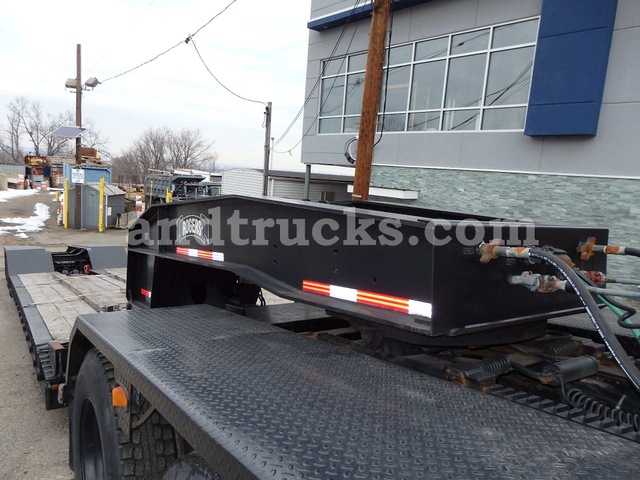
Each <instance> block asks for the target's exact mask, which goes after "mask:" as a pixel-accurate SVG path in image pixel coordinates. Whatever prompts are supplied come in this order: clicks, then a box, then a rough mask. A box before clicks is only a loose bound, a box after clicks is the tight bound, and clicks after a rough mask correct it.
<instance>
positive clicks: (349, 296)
mask: <svg viewBox="0 0 640 480" xmlns="http://www.w3.org/2000/svg"><path fill="white" fill-rule="evenodd" d="M329 296H330V297H333V298H340V299H342V300H348V301H350V302H357V301H358V290H356V289H355V288H346V287H338V286H337V285H329Z"/></svg>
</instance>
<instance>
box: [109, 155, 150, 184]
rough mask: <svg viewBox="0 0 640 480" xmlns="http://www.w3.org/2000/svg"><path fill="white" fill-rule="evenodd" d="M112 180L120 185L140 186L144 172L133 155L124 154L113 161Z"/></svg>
mask: <svg viewBox="0 0 640 480" xmlns="http://www.w3.org/2000/svg"><path fill="white" fill-rule="evenodd" d="M112 167H113V179H114V180H115V181H116V182H117V183H119V184H121V185H124V184H140V183H142V182H143V179H144V171H143V170H142V167H141V165H140V163H139V162H137V161H136V158H135V157H133V153H131V152H125V153H123V154H122V155H120V156H119V157H116V158H114V159H113V163H112Z"/></svg>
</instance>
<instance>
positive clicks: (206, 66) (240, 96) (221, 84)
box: [185, 0, 266, 105]
mask: <svg viewBox="0 0 640 480" xmlns="http://www.w3.org/2000/svg"><path fill="white" fill-rule="evenodd" d="M234 1H236V0H234ZM227 8H228V7H227ZM209 23H211V22H209ZM189 41H191V45H193V48H195V50H196V53H197V54H198V58H199V59H200V61H201V62H202V65H204V68H206V69H207V72H209V75H211V76H212V77H213V79H214V80H215V81H216V82H218V85H220V86H221V87H222V88H224V89H225V90H226V91H227V92H229V93H230V94H231V95H233V96H234V97H238V98H239V99H240V100H245V101H247V102H251V103H260V104H262V105H266V103H265V102H261V101H260V100H251V99H250V98H247V97H243V96H242V95H239V94H237V93H236V92H234V91H233V90H231V89H230V88H229V87H227V86H226V85H225V84H224V83H222V82H221V81H220V80H219V79H218V77H216V76H215V75H214V74H213V72H212V71H211V69H210V68H209V67H208V65H207V64H206V62H205V61H204V59H203V58H202V55H200V50H198V47H197V46H196V42H195V41H194V40H193V37H192V36H191V37H188V38H187V40H186V41H185V42H186V43H189Z"/></svg>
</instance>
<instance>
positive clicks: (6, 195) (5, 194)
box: [0, 190, 38, 202]
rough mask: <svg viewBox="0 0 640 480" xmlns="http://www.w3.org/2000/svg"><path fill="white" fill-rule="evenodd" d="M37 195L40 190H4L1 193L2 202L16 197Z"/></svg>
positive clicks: (0, 199)
mask: <svg viewBox="0 0 640 480" xmlns="http://www.w3.org/2000/svg"><path fill="white" fill-rule="evenodd" d="M36 193H38V190H2V191H0V202H6V201H7V200H10V199H12V198H16V197H26V196H28V195H35V194H36Z"/></svg>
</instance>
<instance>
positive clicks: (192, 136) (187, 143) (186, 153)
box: [168, 128, 218, 171]
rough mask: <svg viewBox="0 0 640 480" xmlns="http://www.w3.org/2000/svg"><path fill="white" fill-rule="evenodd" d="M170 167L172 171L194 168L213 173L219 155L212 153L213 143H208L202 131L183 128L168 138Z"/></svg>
mask: <svg viewBox="0 0 640 480" xmlns="http://www.w3.org/2000/svg"><path fill="white" fill-rule="evenodd" d="M168 140H169V142H168V148H169V158H168V161H169V165H170V167H171V169H172V170H173V169H176V168H194V169H206V170H209V171H213V169H215V163H216V161H217V157H218V156H217V154H216V153H215V152H213V151H212V147H213V143H214V142H208V141H206V140H205V139H204V138H203V136H202V132H201V131H200V129H195V130H190V129H188V128H183V129H182V131H180V132H170V133H169V137H168Z"/></svg>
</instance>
